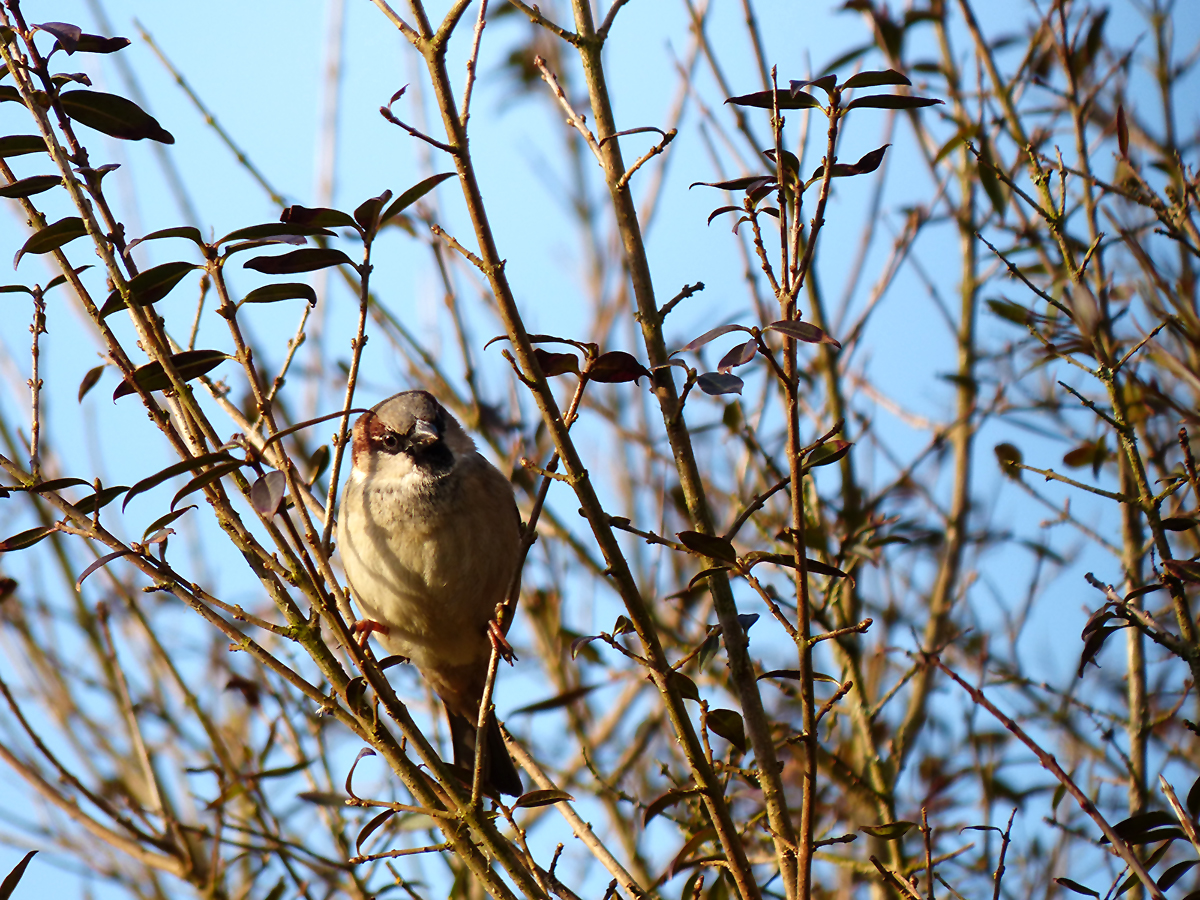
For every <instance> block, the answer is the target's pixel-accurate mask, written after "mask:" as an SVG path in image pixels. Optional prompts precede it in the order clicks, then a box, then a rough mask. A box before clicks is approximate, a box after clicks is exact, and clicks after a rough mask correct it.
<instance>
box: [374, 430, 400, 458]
mask: <svg viewBox="0 0 1200 900" xmlns="http://www.w3.org/2000/svg"><path fill="white" fill-rule="evenodd" d="M379 442H380V443H381V444H383V449H384V450H387V451H388V452H389V453H395V452H396V451H397V450H399V449H400V436H399V435H398V434H396V432H394V431H385V432H384V433H383V437H381V438H380V439H379Z"/></svg>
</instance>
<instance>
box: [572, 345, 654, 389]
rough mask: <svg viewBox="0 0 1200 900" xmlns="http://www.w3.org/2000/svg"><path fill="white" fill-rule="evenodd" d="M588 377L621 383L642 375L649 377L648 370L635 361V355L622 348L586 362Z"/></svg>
mask: <svg viewBox="0 0 1200 900" xmlns="http://www.w3.org/2000/svg"><path fill="white" fill-rule="evenodd" d="M584 371H585V372H587V376H588V378H590V379H591V380H592V381H599V382H601V383H603V384H622V383H625V382H629V381H633V382H637V381H638V380H639V379H640V378H641V377H642V376H643V375H645V376H646V377H647V378H649V377H650V370H649V369H647V368H646V367H645V366H643V365H642V364H641V363H640V362H638V361H637V357H635V356H633V355H632V354H630V353H626V352H625V351H624V350H610V351H608V352H607V353H601V354H600V355H599V356H598V357H596V358H595V359H593V360H592V361H591V362H589V363H588V365H587V368H586V369H585V370H584Z"/></svg>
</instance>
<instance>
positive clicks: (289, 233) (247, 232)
mask: <svg viewBox="0 0 1200 900" xmlns="http://www.w3.org/2000/svg"><path fill="white" fill-rule="evenodd" d="M317 235H319V236H321V237H337V234H336V233H334V232H332V231H330V230H329V229H328V228H321V227H318V226H316V225H297V224H295V223H294V222H264V223H263V224H262V225H247V226H246V227H245V228H239V229H237V230H236V231H231V232H229V234H227V235H225V237H223V238H221V239H220V240H219V241H217V244H218V245H220V244H227V243H229V242H231V241H263V240H269V239H270V238H287V237H314V236H317Z"/></svg>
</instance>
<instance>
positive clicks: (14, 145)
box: [0, 134, 49, 159]
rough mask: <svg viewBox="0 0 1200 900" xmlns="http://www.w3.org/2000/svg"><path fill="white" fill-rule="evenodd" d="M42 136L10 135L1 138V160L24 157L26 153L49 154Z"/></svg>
mask: <svg viewBox="0 0 1200 900" xmlns="http://www.w3.org/2000/svg"><path fill="white" fill-rule="evenodd" d="M48 152H49V151H48V150H47V149H46V142H45V141H44V140H42V136H41V135H40V134H10V135H7V136H5V137H0V159H7V158H8V157H10V156H24V155H25V154H26V153H48Z"/></svg>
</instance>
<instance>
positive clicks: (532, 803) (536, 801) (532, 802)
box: [513, 790, 575, 809]
mask: <svg viewBox="0 0 1200 900" xmlns="http://www.w3.org/2000/svg"><path fill="white" fill-rule="evenodd" d="M574 799H575V798H574V797H572V796H571V795H570V794H568V793H567V792H566V791H551V790H541V791H527V792H525V793H524V794H522V795H521V796H520V797H518V798H517V799H516V801H515V802H514V803H513V809H533V808H535V807H538V806H550V805H551V804H552V803H566V802H568V801H571V800H574Z"/></svg>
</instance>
